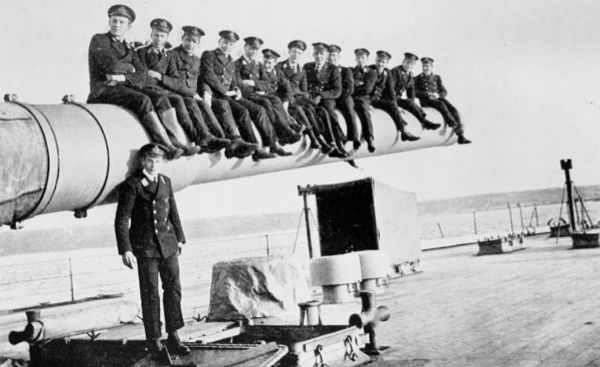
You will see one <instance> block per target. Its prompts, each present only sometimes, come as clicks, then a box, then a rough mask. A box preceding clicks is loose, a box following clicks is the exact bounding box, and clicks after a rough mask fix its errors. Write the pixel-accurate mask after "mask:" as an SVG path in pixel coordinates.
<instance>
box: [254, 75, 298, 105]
mask: <svg viewBox="0 0 600 367" xmlns="http://www.w3.org/2000/svg"><path fill="white" fill-rule="evenodd" d="M261 79H262V80H261V83H262V87H263V90H264V91H265V92H266V93H267V94H269V95H277V96H278V97H279V98H281V100H282V101H291V100H293V98H294V95H293V94H292V88H290V84H289V83H288V81H287V79H286V78H285V75H283V71H281V70H279V69H276V68H275V69H273V70H272V71H270V72H268V71H267V70H266V69H264V68H263V72H262V76H261Z"/></svg>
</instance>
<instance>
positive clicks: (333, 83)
mask: <svg viewBox="0 0 600 367" xmlns="http://www.w3.org/2000/svg"><path fill="white" fill-rule="evenodd" d="M303 70H304V73H305V74H306V84H307V90H308V92H309V93H310V95H311V97H313V98H314V97H316V96H321V98H323V99H325V100H327V99H333V100H335V99H338V98H339V97H340V95H341V94H342V77H341V75H340V71H339V70H338V68H337V67H336V66H333V65H331V64H330V63H325V64H324V65H323V66H322V67H321V70H319V72H317V69H316V64H315V63H314V62H309V63H306V64H304V68H303Z"/></svg>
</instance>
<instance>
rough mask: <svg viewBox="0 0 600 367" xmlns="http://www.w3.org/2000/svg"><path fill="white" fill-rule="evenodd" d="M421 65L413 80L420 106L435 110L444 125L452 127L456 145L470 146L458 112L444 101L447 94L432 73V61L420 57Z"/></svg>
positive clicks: (429, 58) (440, 82)
mask: <svg viewBox="0 0 600 367" xmlns="http://www.w3.org/2000/svg"><path fill="white" fill-rule="evenodd" d="M421 65H422V67H423V72H422V73H421V74H419V75H418V76H417V77H416V78H415V89H416V90H417V97H419V100H420V101H421V105H422V106H423V107H432V108H435V109H436V110H438V111H439V112H440V113H441V114H442V116H443V117H444V122H445V123H446V125H448V126H450V127H452V128H453V129H454V132H455V133H456V135H457V136H458V144H470V143H471V141H470V140H469V139H467V138H465V135H464V133H465V130H464V126H463V123H462V121H461V118H460V114H459V113H458V110H457V109H456V107H454V106H453V105H452V104H451V103H450V102H449V101H448V100H447V99H446V96H447V95H448V92H447V91H446V88H445V87H444V84H443V83H442V78H441V77H440V76H439V75H437V74H434V73H433V59H432V58H431V57H422V58H421Z"/></svg>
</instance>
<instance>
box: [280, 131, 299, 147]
mask: <svg viewBox="0 0 600 367" xmlns="http://www.w3.org/2000/svg"><path fill="white" fill-rule="evenodd" d="M300 139H302V134H301V133H297V132H295V131H293V130H290V131H288V132H287V133H286V134H285V136H283V137H282V138H281V139H279V143H280V144H281V145H286V144H294V143H296V142H297V141H299V140H300Z"/></svg>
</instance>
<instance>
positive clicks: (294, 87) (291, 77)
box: [275, 60, 308, 97]
mask: <svg viewBox="0 0 600 367" xmlns="http://www.w3.org/2000/svg"><path fill="white" fill-rule="evenodd" d="M275 68H276V69H277V70H279V71H280V72H281V73H282V75H283V77H284V78H285V79H286V80H287V82H288V86H289V88H290V92H291V93H292V95H294V96H304V97H307V96H308V93H307V91H308V86H307V82H306V74H305V73H304V70H303V69H302V66H300V64H296V65H295V66H293V67H292V66H291V65H290V62H289V60H284V61H281V62H279V63H278V64H277V66H276V67H275Z"/></svg>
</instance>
